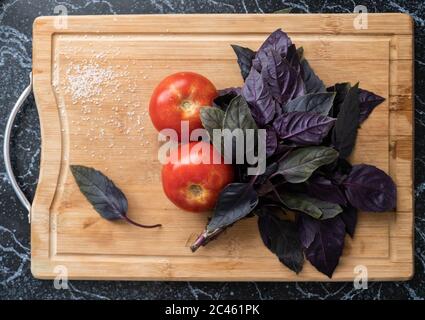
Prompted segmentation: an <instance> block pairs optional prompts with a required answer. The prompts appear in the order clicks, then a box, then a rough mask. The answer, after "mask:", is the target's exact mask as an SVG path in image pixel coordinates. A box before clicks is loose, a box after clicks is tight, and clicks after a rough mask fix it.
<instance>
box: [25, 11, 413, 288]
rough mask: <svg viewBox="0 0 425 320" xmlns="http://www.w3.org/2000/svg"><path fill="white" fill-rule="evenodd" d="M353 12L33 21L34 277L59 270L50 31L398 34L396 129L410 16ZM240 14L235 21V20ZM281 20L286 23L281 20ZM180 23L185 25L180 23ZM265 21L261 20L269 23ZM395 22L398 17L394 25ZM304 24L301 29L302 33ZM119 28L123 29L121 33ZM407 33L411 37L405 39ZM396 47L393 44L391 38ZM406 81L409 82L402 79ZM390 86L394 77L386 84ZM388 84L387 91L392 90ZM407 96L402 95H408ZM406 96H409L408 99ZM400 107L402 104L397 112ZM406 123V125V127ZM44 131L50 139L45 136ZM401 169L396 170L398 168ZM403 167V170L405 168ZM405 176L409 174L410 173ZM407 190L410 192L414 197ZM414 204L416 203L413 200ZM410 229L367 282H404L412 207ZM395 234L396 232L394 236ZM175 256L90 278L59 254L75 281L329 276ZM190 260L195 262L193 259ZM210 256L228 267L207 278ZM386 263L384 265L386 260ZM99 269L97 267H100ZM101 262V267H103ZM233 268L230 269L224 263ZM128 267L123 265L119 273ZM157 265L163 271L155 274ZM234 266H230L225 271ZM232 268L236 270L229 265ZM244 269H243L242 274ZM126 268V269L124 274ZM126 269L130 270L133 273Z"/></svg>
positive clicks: (93, 267)
mask: <svg viewBox="0 0 425 320" xmlns="http://www.w3.org/2000/svg"><path fill="white" fill-rule="evenodd" d="M354 16H355V15H353V14H314V15H310V14H297V15H291V14H289V15H286V14H272V15H268V14H266V15H258V14H238V15H234V14H212V15H208V17H209V19H205V15H198V14H190V15H124V16H69V17H68V20H67V23H68V26H67V29H61V30H57V29H56V28H55V26H54V21H55V19H57V17H39V18H37V19H36V20H35V21H34V28H33V33H34V38H33V40H34V41H33V74H34V95H35V99H36V103H37V108H38V111H39V116H40V122H41V125H40V127H41V136H42V151H41V162H40V177H39V183H38V187H37V191H36V195H35V198H34V202H33V207H32V210H31V215H32V224H31V246H32V251H31V257H32V263H31V271H32V273H33V275H34V276H35V277H36V278H42V279H50V278H53V277H54V276H55V275H56V274H55V273H54V266H55V265H57V264H59V262H58V261H52V257H50V256H49V234H50V229H49V228H50V224H49V215H50V213H49V210H50V205H51V203H52V201H53V197H54V194H55V190H56V185H54V184H52V183H49V182H47V181H57V179H58V176H59V170H60V165H61V163H60V159H61V148H62V143H61V134H60V132H61V131H60V130H61V128H60V119H59V115H58V113H57V111H56V112H52V110H57V103H56V100H55V94H54V92H53V89H52V50H53V48H52V37H53V34H55V33H61V34H62V33H79V32H83V33H94V34H96V33H101V32H102V33H114V32H116V27H117V26H120V27H121V30H122V29H123V28H122V27H124V29H125V30H126V31H125V33H129V34H131V33H137V32H140V30H141V27H142V26H143V32H147V33H161V32H164V33H165V32H167V33H173V32H174V33H193V32H195V33H211V30H214V33H228V32H229V30H231V31H232V33H235V34H238V33H268V32H270V31H272V30H271V29H272V28H273V27H272V26H276V27H278V26H281V25H285V31H287V32H288V33H290V34H291V33H292V34H296V33H309V34H318V33H320V34H360V33H361V34H366V35H367V34H377V35H394V36H399V35H403V37H402V38H403V44H404V46H403V47H400V48H398V49H400V50H399V51H397V54H398V55H399V56H401V57H403V58H402V59H404V60H405V62H407V64H408V67H409V68H410V70H412V72H411V77H410V78H408V79H403V83H398V82H397V81H396V83H395V88H396V89H395V90H396V91H395V92H390V93H391V94H392V96H391V97H390V100H394V101H395V102H394V101H393V103H397V104H399V103H400V104H402V105H401V107H398V106H397V105H396V106H395V107H393V109H394V110H392V112H391V114H390V119H394V120H390V121H391V123H394V125H395V127H398V122H399V121H398V120H399V119H398V118H399V115H400V114H402V117H401V118H402V119H403V120H405V119H406V118H407V119H408V122H409V119H410V123H412V119H413V113H412V110H413V99H412V97H413V92H399V91H398V90H397V88H398V85H403V87H406V84H407V86H409V82H410V87H412V90H413V63H412V59H411V57H410V59H406V57H407V56H410V54H411V53H413V44H412V42H413V39H412V34H413V29H412V28H413V23H412V19H411V17H410V16H408V15H405V14H369V17H368V29H363V30H355V29H354V28H353V25H352V24H353V18H354ZM149 18H153V19H152V20H150V23H149V24H146V19H149ZM236 19H237V24H235V20H236ZM282 19H285V20H284V23H282ZM182 21H184V22H185V23H182ZM266 21H267V23H264V22H266ZM394 21H396V22H397V23H394ZM253 23H255V26H256V28H255V30H252V26H253ZM300 30H302V31H300ZM120 32H124V31H120ZM406 38H407V39H410V41H406ZM396 46H397V44H396ZM406 81H407V83H406ZM41 87H43V88H49V89H48V90H47V91H41V90H40V88H41ZM391 88H392V83H391ZM391 88H390V89H391ZM406 97H407V98H406ZM406 101H407V102H406ZM406 105H410V108H407V109H406V107H405V106H406ZM400 109H401V110H400ZM404 129H406V127H404ZM391 132H392V134H390V138H391V141H392V143H393V144H392V147H393V150H396V149H397V141H399V138H400V137H401V139H404V141H405V142H406V143H407V148H408V149H409V145H410V150H408V152H409V151H410V154H413V131H412V130H410V132H409V129H408V128H407V132H405V131H403V132H401V133H400V132H397V130H395V131H394V130H392V131H391ZM46 136H49V140H48V141H47V139H45V137H46ZM400 165H401V166H405V165H406V164H405V163H401V164H400ZM398 167H399V160H398V159H397V155H396V154H395V156H393V160H392V162H391V168H392V169H393V170H395V171H393V172H394V174H395V179H396V181H398V174H401V173H402V171H399V170H398ZM405 169H408V170H410V174H409V173H408V176H410V184H409V183H407V184H406V185H403V187H405V188H406V189H408V190H410V191H413V165H412V162H410V168H405ZM397 173H398V174H397ZM405 173H406V172H405ZM408 180H409V179H408ZM411 194H412V192H411V193H410V197H411V198H412V202H413V197H412V195H411ZM412 208H414V207H413V204H412ZM409 219H410V220H411V226H412V227H411V230H410V234H407V235H406V234H405V235H404V236H403V237H402V238H403V240H404V241H401V242H402V243H403V244H400V245H403V246H405V244H406V240H407V242H410V245H411V247H410V248H408V249H407V251H408V252H403V255H407V256H410V257H411V259H410V261H411V262H410V263H409V264H406V263H404V262H403V263H400V262H397V261H395V262H392V263H391V264H394V266H396V267H397V268H398V270H399V271H400V273H399V276H398V277H397V278H394V276H393V275H388V274H387V273H386V270H382V269H383V268H382V266H380V264H379V263H376V265H372V266H371V267H370V268H369V275H370V278H369V279H370V280H371V281H373V280H384V281H385V280H387V281H391V280H408V279H410V278H411V277H412V276H413V240H412V239H413V221H414V217H413V214H412V213H411V212H410V217H409ZM395 237H397V235H395ZM392 250H396V251H397V250H400V251H403V250H405V248H404V247H400V246H399V245H397V247H395V248H392ZM177 260H178V261H176V260H173V261H172V263H170V262H169V261H168V259H167V258H164V259H162V260H159V261H158V260H156V261H153V260H152V261H149V259H147V261H146V262H147V263H148V262H150V264H149V266H145V267H146V268H145V269H144V273H143V274H142V275H141V274H140V272H138V269H137V267H138V265H139V264H140V263H138V262H131V261H127V262H126V264H127V266H126V268H123V270H122V271H121V272H118V273H117V272H116V269H114V270H112V269H111V270H108V267H106V268H104V266H102V262H101V261H100V262H99V261H86V262H85V263H84V268H86V271H91V274H93V275H95V274H96V276H93V277H92V276H90V277H89V278H87V277H86V276H85V275H84V274H83V273H81V272H80V271H79V270H81V266H82V263H81V262H79V261H78V262H77V261H70V260H64V261H63V262H64V263H66V264H67V266H68V267H69V268H70V277H71V278H73V279H99V280H100V279H109V280H111V279H123V280H185V281H187V280H195V281H196V280H199V281H219V280H226V281H253V280H258V281H329V279H328V278H326V277H325V276H323V275H321V274H319V273H318V272H315V271H314V270H313V272H312V273H310V272H307V274H306V276H299V277H295V276H294V277H292V278H287V279H282V278H279V277H276V275H271V274H267V273H261V274H258V275H257V276H256V277H252V276H249V277H248V276H246V274H245V273H244V272H243V270H244V269H246V268H248V270H249V267H250V266H253V265H254V264H255V261H249V259H247V260H246V261H245V262H244V263H243V265H241V262H238V261H235V260H232V259H226V260H225V261H222V260H220V259H215V258H210V259H205V260H204V261H202V260H199V259H196V260H195V259H191V258H184V259H177ZM192 260H193V261H192ZM212 262H214V263H217V264H223V265H226V268H225V269H223V271H224V270H225V271H224V272H221V273H219V272H217V275H216V276H213V277H211V275H210V274H209V273H208V272H207V273H206V274H203V273H202V271H205V269H208V268H209V267H210V264H211V263H212ZM188 263H190V264H193V265H195V266H197V268H199V270H200V271H201V272H200V273H199V275H193V274H190V273H187V272H186V271H185V269H186V268H185V266H186V265H187V264H188ZM386 267H388V264H386ZM99 268H100V269H99ZM102 268H103V269H102ZM164 268H165V269H166V270H165V271H167V270H169V271H170V272H169V273H167V272H165V274H169V276H164ZM229 268H230V269H229ZM124 269H125V271H124ZM158 270H161V272H158ZM229 270H231V271H229ZM233 270H234V271H236V272H234V271H233ZM241 271H242V272H241ZM123 272H124V273H123ZM125 272H130V273H131V275H129V274H128V273H127V274H126V275H124V276H123V274H125ZM351 280H353V275H352V274H349V275H348V274H347V275H340V276H339V277H338V278H334V279H332V280H331V281H351Z"/></svg>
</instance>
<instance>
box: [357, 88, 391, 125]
mask: <svg viewBox="0 0 425 320" xmlns="http://www.w3.org/2000/svg"><path fill="white" fill-rule="evenodd" d="M384 100H385V99H384V98H383V97H381V96H378V95H377V94H374V93H373V92H371V91H367V90H365V89H360V88H359V101H360V104H359V108H360V123H362V122H363V121H365V120H366V119H367V118H368V117H369V115H370V114H371V113H372V111H373V109H375V108H376V107H377V106H378V105H379V104H381V103H382V102H384Z"/></svg>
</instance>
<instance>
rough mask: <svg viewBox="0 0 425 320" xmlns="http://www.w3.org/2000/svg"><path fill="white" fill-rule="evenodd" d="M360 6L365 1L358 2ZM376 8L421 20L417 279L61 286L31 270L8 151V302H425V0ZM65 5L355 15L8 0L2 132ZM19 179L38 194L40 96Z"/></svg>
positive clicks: (30, 112) (0, 189) (240, 2)
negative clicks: (40, 33)
mask: <svg viewBox="0 0 425 320" xmlns="http://www.w3.org/2000/svg"><path fill="white" fill-rule="evenodd" d="M357 4H360V3H357ZM361 4H363V5H365V6H366V7H367V8H368V10H369V12H404V13H409V14H410V15H411V16H412V17H413V19H414V21H415V33H416V38H415V51H416V53H415V74H416V83H415V86H416V94H415V103H416V108H415V118H416V121H415V126H416V127H415V132H416V133H415V139H416V146H415V147H416V154H415V170H416V173H415V188H416V189H415V198H416V219H415V231H416V234H415V238H416V240H415V241H416V246H415V248H416V249H415V269H416V273H415V276H414V278H413V280H411V281H409V282H400V283H397V282H388V283H379V282H375V283H369V289H367V290H355V289H354V288H353V285H352V283H252V282H251V283H225V282H223V283H199V282H176V283H173V282H95V281H71V282H70V285H69V290H56V289H55V288H54V286H53V282H52V281H40V280H36V279H34V278H33V277H32V276H31V273H30V241H29V239H30V228H29V224H28V222H27V212H26V211H25V209H24V208H23V207H22V205H21V204H20V203H19V201H18V200H17V198H16V197H15V195H14V193H13V190H12V188H11V186H10V184H9V182H8V179H7V177H6V174H5V169H4V165H3V154H1V156H0V299H397V298H399V299H424V298H425V212H424V210H425V138H424V134H425V87H424V86H425V1H423V0H416V1H415V0H406V1H404V0H399V1H388V0H377V1H370V0H367V1H362V2H361ZM58 5H64V6H65V7H66V8H67V9H68V12H69V14H72V15H80V14H131V13H185V12H186V13H195V12H202V13H206V12H215V13H232V12H235V13H236V12H255V13H268V12H273V11H276V10H278V9H281V8H284V7H288V8H293V9H294V12H306V13H316V12H347V13H348V12H352V11H353V8H354V6H355V2H354V1H350V0H347V1H345V0H342V1H339V0H324V1H317V0H300V1H277V0H202V1H201V0H198V1H195V0H150V1H148V0H144V1H136V0H109V1H107V0H64V1H60V0H33V1H31V0H1V1H0V137H1V139H0V140H1V142H2V141H3V132H4V127H5V124H6V118H7V115H8V113H9V112H10V110H11V108H12V106H13V104H14V102H15V101H16V99H17V97H18V96H19V95H20V92H21V91H22V90H23V88H24V87H25V86H26V85H27V83H28V73H29V71H30V70H31V54H32V53H31V51H32V49H31V46H32V35H31V32H32V31H31V30H32V22H33V20H34V19H35V18H36V17H37V16H41V15H53V14H54V8H55V7H56V6H58ZM11 152H12V155H13V156H12V161H13V166H14V170H15V173H16V175H17V178H18V181H19V183H20V185H21V187H22V188H23V190H24V191H25V194H26V195H27V196H28V197H29V198H30V199H32V197H33V195H34V191H35V188H36V186H37V179H38V172H39V160H40V130H39V122H38V115H37V110H36V107H35V104H34V99H33V98H32V97H31V98H30V99H29V101H28V102H27V103H26V104H25V105H24V107H23V111H22V112H21V113H20V114H19V115H18V118H17V121H16V122H15V128H14V131H13V142H12V145H11Z"/></svg>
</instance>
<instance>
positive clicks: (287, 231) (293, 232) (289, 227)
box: [258, 214, 304, 273]
mask: <svg viewBox="0 0 425 320" xmlns="http://www.w3.org/2000/svg"><path fill="white" fill-rule="evenodd" d="M258 229H259V231H260V235H261V239H262V240H263V243H264V245H265V246H266V247H267V248H268V249H269V250H270V251H271V252H273V253H274V254H275V255H276V256H277V257H278V258H279V261H280V262H281V263H282V264H284V265H285V266H287V267H288V268H289V269H291V270H292V271H294V272H296V273H299V272H300V271H301V270H302V267H303V264H304V254H303V249H302V246H301V242H300V240H299V237H298V232H297V227H296V225H295V223H294V222H292V221H288V220H280V219H278V218H276V217H275V216H273V215H272V214H265V215H263V216H261V217H259V218H258Z"/></svg>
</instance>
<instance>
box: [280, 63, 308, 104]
mask: <svg viewBox="0 0 425 320" xmlns="http://www.w3.org/2000/svg"><path fill="white" fill-rule="evenodd" d="M285 61H286V60H284V62H285ZM284 65H285V66H288V67H287V70H286V72H285V79H284V81H283V87H282V99H281V100H282V105H284V104H286V103H287V102H288V101H290V100H292V99H294V98H297V97H300V96H303V95H304V94H305V93H306V92H305V85H304V82H303V79H302V75H301V73H300V72H297V71H296V70H295V69H293V68H292V67H291V66H289V64H288V63H287V62H286V63H284Z"/></svg>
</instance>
